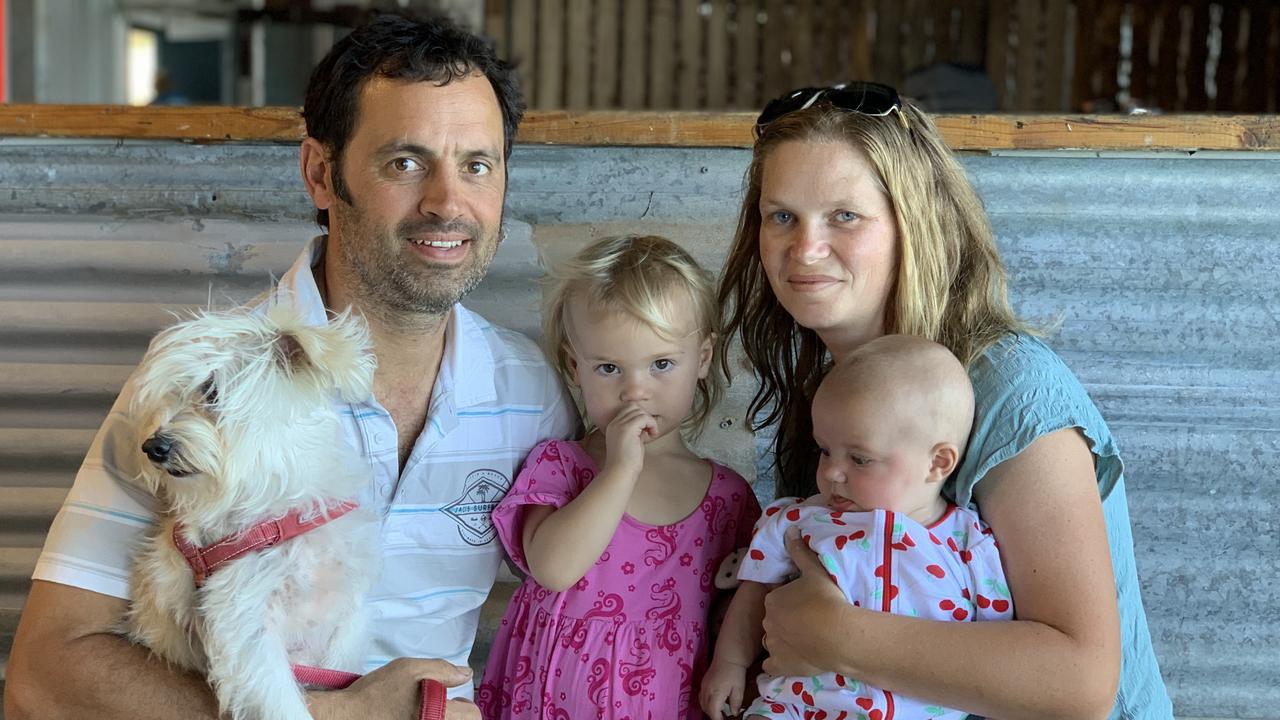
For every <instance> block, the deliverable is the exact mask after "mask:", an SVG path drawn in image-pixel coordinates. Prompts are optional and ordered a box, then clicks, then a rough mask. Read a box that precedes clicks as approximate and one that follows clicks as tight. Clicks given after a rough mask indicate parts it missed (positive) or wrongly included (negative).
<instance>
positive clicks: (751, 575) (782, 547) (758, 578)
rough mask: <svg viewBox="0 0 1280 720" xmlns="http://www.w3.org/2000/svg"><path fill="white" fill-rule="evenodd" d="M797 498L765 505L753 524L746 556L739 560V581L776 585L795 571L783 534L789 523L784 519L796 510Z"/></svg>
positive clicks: (789, 521)
mask: <svg viewBox="0 0 1280 720" xmlns="http://www.w3.org/2000/svg"><path fill="white" fill-rule="evenodd" d="M798 500H799V499H798V498H791V497H789V498H782V499H781V500H775V501H773V502H772V503H770V504H769V506H768V507H766V508H765V510H764V515H762V516H761V517H760V520H759V521H758V522H756V526H755V530H754V532H753V533H752V536H751V544H750V546H749V547H748V548H747V556H746V557H744V558H743V559H742V566H741V567H739V568H738V579H739V580H750V581H752V582H759V583H778V582H782V581H784V580H786V579H787V578H788V577H790V576H791V575H794V574H795V572H796V566H795V564H794V563H792V562H791V556H789V555H787V549H786V544H785V542H784V539H783V533H785V532H786V530H787V528H788V527H789V526H790V525H791V523H792V522H795V520H796V519H798V513H797V514H796V517H795V519H788V517H787V515H788V514H789V513H790V511H792V510H795V509H796V504H797V502H798Z"/></svg>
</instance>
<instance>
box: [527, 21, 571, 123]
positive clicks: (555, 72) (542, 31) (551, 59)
mask: <svg viewBox="0 0 1280 720" xmlns="http://www.w3.org/2000/svg"><path fill="white" fill-rule="evenodd" d="M564 2H565V0H538V87H537V93H536V94H534V96H533V98H534V104H533V106H534V107H536V108H538V109H540V110H551V109H555V108H563V107H564V70H565V68H564V56H565V41H564V34H565V33H564V20H565V18H564Z"/></svg>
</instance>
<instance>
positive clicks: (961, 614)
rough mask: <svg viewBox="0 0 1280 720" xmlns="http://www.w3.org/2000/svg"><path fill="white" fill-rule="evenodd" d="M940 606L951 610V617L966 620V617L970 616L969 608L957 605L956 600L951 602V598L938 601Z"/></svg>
mask: <svg viewBox="0 0 1280 720" xmlns="http://www.w3.org/2000/svg"><path fill="white" fill-rule="evenodd" d="M938 607H939V608H942V609H943V610H946V611H948V612H950V613H951V617H953V618H955V619H956V620H964V619H965V618H967V617H969V611H968V610H965V609H964V608H962V607H959V606H957V605H956V604H955V603H954V602H951V601H950V600H943V601H942V602H940V603H938Z"/></svg>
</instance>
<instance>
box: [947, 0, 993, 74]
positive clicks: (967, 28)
mask: <svg viewBox="0 0 1280 720" xmlns="http://www.w3.org/2000/svg"><path fill="white" fill-rule="evenodd" d="M986 47H987V3H986V2H984V0H961V3H960V39H959V45H958V47H957V48H956V53H955V59H956V61H958V62H962V63H966V64H969V65H979V66H980V65H982V63H983V60H984V59H985V58H986Z"/></svg>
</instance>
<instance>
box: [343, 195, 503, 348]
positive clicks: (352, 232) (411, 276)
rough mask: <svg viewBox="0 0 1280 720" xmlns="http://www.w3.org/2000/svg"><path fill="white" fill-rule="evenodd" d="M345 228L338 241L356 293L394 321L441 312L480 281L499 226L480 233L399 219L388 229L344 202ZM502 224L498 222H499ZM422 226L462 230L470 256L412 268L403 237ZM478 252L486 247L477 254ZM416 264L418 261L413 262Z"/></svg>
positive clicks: (461, 225)
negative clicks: (461, 261) (453, 264)
mask: <svg viewBox="0 0 1280 720" xmlns="http://www.w3.org/2000/svg"><path fill="white" fill-rule="evenodd" d="M342 205H343V206H344V207H343V215H344V216H345V219H346V222H345V223H343V225H344V226H345V229H346V230H347V233H346V234H345V236H344V237H343V239H342V241H341V242H340V243H338V247H339V255H340V256H341V262H342V264H343V266H345V267H346V268H347V271H346V272H345V273H344V274H346V275H348V276H349V278H348V281H349V282H354V284H355V285H356V286H357V287H355V288H353V290H354V291H355V296H356V297H358V298H360V303H361V305H362V306H363V309H364V311H365V312H372V313H375V314H377V315H381V316H383V319H384V320H385V321H387V322H391V323H393V324H397V325H399V324H405V323H406V321H408V323H409V324H417V323H416V322H414V321H413V320H411V318H414V317H419V316H431V317H433V318H439V317H441V316H443V315H445V314H446V313H448V312H449V310H450V309H452V308H453V306H454V305H455V304H457V303H458V301H460V300H461V299H462V298H463V297H465V296H466V295H467V294H469V293H470V292H471V291H472V290H475V289H476V287H478V286H479V285H480V282H481V281H482V280H483V279H484V277H485V275H486V274H487V272H488V270H489V265H490V264H491V263H492V262H493V258H494V255H495V254H496V253H497V246H498V238H497V237H496V236H497V234H498V232H497V231H495V233H494V237H491V238H487V239H483V240H482V239H481V238H480V233H481V232H482V231H481V229H480V227H479V226H478V225H476V224H475V223H466V222H456V221H455V222H433V221H429V220H418V221H403V222H400V223H398V224H397V225H396V227H395V229H394V230H392V231H389V232H390V233H391V235H390V237H388V235H387V234H386V233H387V232H388V231H384V230H383V229H382V228H379V227H378V226H376V225H374V224H372V223H371V222H370V221H369V219H368V216H367V215H366V214H365V213H364V212H363V211H362V210H360V209H359V208H358V207H357V206H355V205H354V204H349V203H345V202H343V203H342ZM500 227H501V224H499V228H500ZM424 230H434V231H437V232H439V231H447V232H461V233H464V234H465V235H466V236H467V238H468V240H467V242H468V243H469V244H470V253H469V254H470V260H469V262H468V263H467V264H466V265H464V266H461V267H459V268H456V269H455V268H450V269H449V270H445V269H443V268H437V269H435V270H432V269H431V268H430V266H429V265H426V266H425V267H424V269H422V271H421V272H414V270H413V265H410V264H409V263H410V262H413V261H408V262H406V260H405V259H404V257H403V254H402V252H401V251H402V250H403V243H405V242H407V241H406V240H404V239H403V238H404V237H407V236H409V235H412V234H414V233H415V232H420V231H424ZM478 253H485V255H480V254H478ZM415 264H417V263H415Z"/></svg>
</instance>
